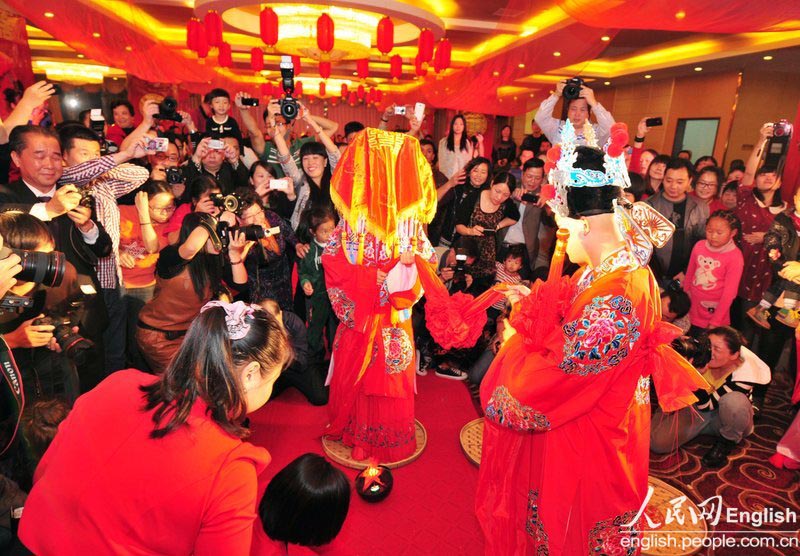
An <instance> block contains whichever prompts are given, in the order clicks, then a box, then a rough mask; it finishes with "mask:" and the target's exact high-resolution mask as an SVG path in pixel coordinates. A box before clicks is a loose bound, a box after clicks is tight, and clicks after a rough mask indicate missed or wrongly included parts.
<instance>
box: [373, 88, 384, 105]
mask: <svg viewBox="0 0 800 556" xmlns="http://www.w3.org/2000/svg"><path fill="white" fill-rule="evenodd" d="M382 100H383V91H381V90H380V89H375V102H377V103H378V104H380V102H381V101H382Z"/></svg>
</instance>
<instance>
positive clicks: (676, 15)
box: [675, 10, 686, 19]
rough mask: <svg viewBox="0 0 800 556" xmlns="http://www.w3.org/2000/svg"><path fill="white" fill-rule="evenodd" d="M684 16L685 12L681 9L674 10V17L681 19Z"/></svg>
mask: <svg viewBox="0 0 800 556" xmlns="http://www.w3.org/2000/svg"><path fill="white" fill-rule="evenodd" d="M685 17H686V12H685V11H683V10H678V11H677V12H675V19H683V18H685Z"/></svg>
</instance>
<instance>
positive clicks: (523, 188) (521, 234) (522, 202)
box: [497, 158, 555, 277]
mask: <svg viewBox="0 0 800 556" xmlns="http://www.w3.org/2000/svg"><path fill="white" fill-rule="evenodd" d="M543 183H544V162H542V161H541V160H539V159H538V158H531V159H530V160H528V161H527V162H526V163H525V165H524V166H523V167H522V180H521V181H520V187H517V188H516V189H515V190H514V192H513V193H512V194H511V202H513V203H514V205H515V206H516V207H517V210H518V211H519V219H518V220H517V221H516V222H515V223H514V224H512V225H511V226H508V227H506V228H503V229H501V230H499V231H498V232H497V243H498V246H500V247H503V248H504V249H507V248H508V247H510V246H512V245H516V244H522V245H524V246H525V253H526V260H525V267H523V276H525V277H529V276H531V274H532V273H533V271H534V270H535V269H536V267H537V262H538V260H537V259H538V257H539V241H540V235H542V234H551V232H552V233H554V232H555V229H554V228H553V227H550V226H543V225H542V217H543V216H544V215H545V214H546V213H547V210H548V207H547V205H546V204H545V199H544V198H541V197H540V193H541V189H542V184H543ZM542 239H543V243H544V244H545V245H550V244H552V243H553V241H552V239H554V237H553V238H552V239H551V238H547V237H545V238H542ZM548 239H549V241H548ZM548 262H549V261H548Z"/></svg>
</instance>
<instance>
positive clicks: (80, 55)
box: [78, 54, 86, 58]
mask: <svg viewBox="0 0 800 556" xmlns="http://www.w3.org/2000/svg"><path fill="white" fill-rule="evenodd" d="M85 57H86V56H84V55H83V54H78V58H85Z"/></svg>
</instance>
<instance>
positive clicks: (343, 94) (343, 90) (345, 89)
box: [342, 83, 348, 98]
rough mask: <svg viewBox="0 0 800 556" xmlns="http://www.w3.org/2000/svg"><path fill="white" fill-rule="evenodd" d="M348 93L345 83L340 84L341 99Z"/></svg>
mask: <svg viewBox="0 0 800 556" xmlns="http://www.w3.org/2000/svg"><path fill="white" fill-rule="evenodd" d="M347 93H348V89H347V83H342V98H344V97H346V96H347Z"/></svg>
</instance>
